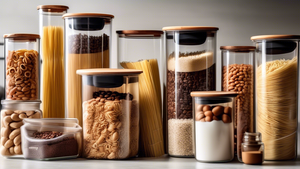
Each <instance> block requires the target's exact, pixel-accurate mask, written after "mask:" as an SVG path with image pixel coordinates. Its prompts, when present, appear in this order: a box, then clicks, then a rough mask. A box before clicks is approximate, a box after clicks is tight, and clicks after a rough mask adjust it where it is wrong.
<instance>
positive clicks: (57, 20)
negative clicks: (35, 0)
mask: <svg viewBox="0 0 300 169" xmlns="http://www.w3.org/2000/svg"><path fill="white" fill-rule="evenodd" d="M37 9H38V10H39V20H40V21H39V25H40V26H39V27H40V35H41V39H42V40H41V59H42V62H41V63H42V64H41V65H42V66H41V68H42V73H41V79H42V81H41V89H42V90H41V98H42V100H43V103H42V110H43V116H44V118H49V117H50V118H64V117H65V70H64V67H65V65H64V20H63V19H62V15H63V14H65V13H66V12H67V10H68V9H69V7H68V6H63V5H40V6H38V7H37Z"/></svg>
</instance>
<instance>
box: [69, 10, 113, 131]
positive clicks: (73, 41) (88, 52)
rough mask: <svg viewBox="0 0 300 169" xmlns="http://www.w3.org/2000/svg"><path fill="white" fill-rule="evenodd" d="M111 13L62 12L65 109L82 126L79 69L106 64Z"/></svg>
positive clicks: (109, 40)
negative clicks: (64, 54) (64, 43)
mask: <svg viewBox="0 0 300 169" xmlns="http://www.w3.org/2000/svg"><path fill="white" fill-rule="evenodd" d="M113 17H114V16H113V15H109V14H100V13H68V14H64V15H63V18H64V20H65V30H66V32H65V42H66V45H65V46H66V48H65V50H66V52H65V53H66V56H65V62H66V63H65V64H66V71H65V72H66V80H65V82H66V90H67V91H66V113H67V116H68V117H70V118H77V119H78V120H79V125H80V126H82V114H81V111H82V106H81V103H82V100H81V98H82V93H81V88H82V84H81V76H80V75H77V74H76V70H78V69H88V68H108V67H109V56H110V45H111V29H112V25H111V23H112V18H113Z"/></svg>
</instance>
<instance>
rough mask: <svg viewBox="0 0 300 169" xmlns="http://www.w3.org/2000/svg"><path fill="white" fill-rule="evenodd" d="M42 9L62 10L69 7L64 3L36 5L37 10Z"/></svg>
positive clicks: (45, 10)
mask: <svg viewBox="0 0 300 169" xmlns="http://www.w3.org/2000/svg"><path fill="white" fill-rule="evenodd" d="M40 9H42V10H43V11H44V12H64V11H67V10H68V9H69V7H68V6H65V5H39V6H37V10H40Z"/></svg>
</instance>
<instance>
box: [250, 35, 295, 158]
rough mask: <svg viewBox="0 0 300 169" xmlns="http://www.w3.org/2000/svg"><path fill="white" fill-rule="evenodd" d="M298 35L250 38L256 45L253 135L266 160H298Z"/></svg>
mask: <svg viewBox="0 0 300 169" xmlns="http://www.w3.org/2000/svg"><path fill="white" fill-rule="evenodd" d="M299 39H300V35H262V36H253V37H251V40H253V41H254V43H255V45H256V49H257V50H256V60H255V64H256V70H255V71H256V75H255V99H256V100H255V102H256V103H255V113H256V131H257V132H260V133H261V134H262V135H263V138H262V141H263V143H264V144H265V160H291V159H296V157H297V123H298V118H297V116H298V88H299V84H298V81H299V74H298V71H299V68H298V65H299V46H298V45H299Z"/></svg>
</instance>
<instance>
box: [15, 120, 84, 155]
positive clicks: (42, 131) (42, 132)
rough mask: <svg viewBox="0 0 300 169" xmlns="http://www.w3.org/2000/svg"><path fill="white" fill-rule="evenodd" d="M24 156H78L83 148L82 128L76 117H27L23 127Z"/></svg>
mask: <svg viewBox="0 0 300 169" xmlns="http://www.w3.org/2000/svg"><path fill="white" fill-rule="evenodd" d="M21 132H22V150H23V154H24V158H26V159H36V160H60V159H69V158H76V157H77V156H78V155H79V153H80V152H81V150H82V148H81V146H82V134H81V132H82V128H81V127H80V126H79V125H78V119H75V118H44V119H25V120H24V125H23V126H22V127H21Z"/></svg>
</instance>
